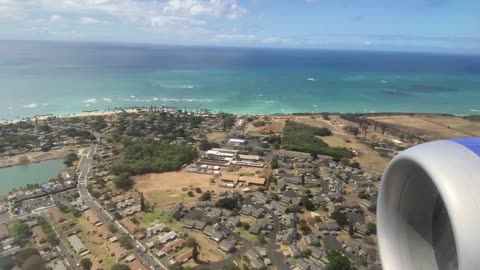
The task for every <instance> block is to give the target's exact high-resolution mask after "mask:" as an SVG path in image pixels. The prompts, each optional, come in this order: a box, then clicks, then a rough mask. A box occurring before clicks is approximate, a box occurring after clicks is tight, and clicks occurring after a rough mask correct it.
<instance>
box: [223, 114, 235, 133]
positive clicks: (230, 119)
mask: <svg viewBox="0 0 480 270" xmlns="http://www.w3.org/2000/svg"><path fill="white" fill-rule="evenodd" d="M233 124H235V116H233V115H229V116H226V117H225V118H224V119H223V130H229V129H231V128H232V127H233Z"/></svg>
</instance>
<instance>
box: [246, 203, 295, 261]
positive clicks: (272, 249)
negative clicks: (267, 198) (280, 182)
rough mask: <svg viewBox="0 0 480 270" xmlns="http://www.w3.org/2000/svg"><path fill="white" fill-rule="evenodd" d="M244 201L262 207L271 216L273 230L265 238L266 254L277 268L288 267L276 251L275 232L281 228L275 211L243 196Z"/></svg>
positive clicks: (281, 255) (280, 254)
mask: <svg viewBox="0 0 480 270" xmlns="http://www.w3.org/2000/svg"><path fill="white" fill-rule="evenodd" d="M244 203H246V204H250V205H253V206H254V207H257V208H263V209H264V210H265V212H266V213H267V214H269V215H270V216H271V217H272V221H273V222H272V225H273V230H272V231H271V232H270V234H269V236H268V238H267V244H266V246H265V247H266V251H267V256H268V258H270V260H271V261H272V264H273V265H274V266H275V268H277V269H278V270H288V269H290V266H289V265H288V264H286V263H285V262H284V261H283V260H284V259H285V258H284V257H283V254H282V253H281V252H279V251H278V249H279V247H278V246H277V245H276V239H277V234H278V232H279V231H280V229H281V228H280V227H281V221H280V219H279V218H278V216H277V215H275V213H274V212H273V211H272V210H271V209H268V208H267V207H265V206H264V205H259V204H256V203H254V202H253V201H252V199H251V198H245V200H244Z"/></svg>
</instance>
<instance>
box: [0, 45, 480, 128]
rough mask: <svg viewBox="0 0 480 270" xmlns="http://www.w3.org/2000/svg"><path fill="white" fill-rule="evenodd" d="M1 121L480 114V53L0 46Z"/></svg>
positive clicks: (116, 46)
mask: <svg viewBox="0 0 480 270" xmlns="http://www.w3.org/2000/svg"><path fill="white" fill-rule="evenodd" d="M0 82H1V87H0V116H1V117H0V118H6V119H17V118H21V117H25V116H32V115H35V114H46V113H53V114H64V113H75V112H81V111H85V110H96V109H99V110H103V109H107V108H114V107H130V106H150V105H155V106H164V105H165V106H177V107H187V108H189V109H196V108H208V109H214V110H217V111H228V112H234V113H280V112H284V113H291V112H306V111H332V112H441V113H458V114H471V113H478V112H479V110H480V57H478V56H460V55H428V54H406V53H381V52H342V51H314V50H310V51H308V50H276V49H241V48H199V47H198V48H192V47H165V46H147V45H112V44H69V43H42V42H40V43H38V42H0Z"/></svg>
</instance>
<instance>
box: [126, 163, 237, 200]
mask: <svg viewBox="0 0 480 270" xmlns="http://www.w3.org/2000/svg"><path fill="white" fill-rule="evenodd" d="M211 178H213V176H212V175H206V174H195V173H188V172H185V171H179V172H167V173H152V174H146V175H140V176H135V177H134V178H133V179H134V181H135V188H136V189H138V190H139V191H140V192H143V193H144V195H145V198H146V199H147V201H148V202H150V203H154V204H156V206H157V207H159V208H162V209H166V208H168V207H169V206H171V205H172V204H174V203H177V202H183V203H185V204H193V203H194V202H196V201H197V199H198V196H200V194H197V193H196V192H195V188H197V187H200V188H201V189H202V191H206V190H215V191H218V190H228V189H225V188H220V187H218V186H217V185H216V184H212V183H210V181H209V179H211ZM182 189H185V190H182ZM188 190H192V191H193V193H194V195H195V196H193V197H189V196H188V195H187V192H188Z"/></svg>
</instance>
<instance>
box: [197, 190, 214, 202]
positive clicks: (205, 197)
mask: <svg viewBox="0 0 480 270" xmlns="http://www.w3.org/2000/svg"><path fill="white" fill-rule="evenodd" d="M211 198H212V194H210V192H204V193H203V194H202V195H200V197H199V198H198V200H199V201H210V199H211Z"/></svg>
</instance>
